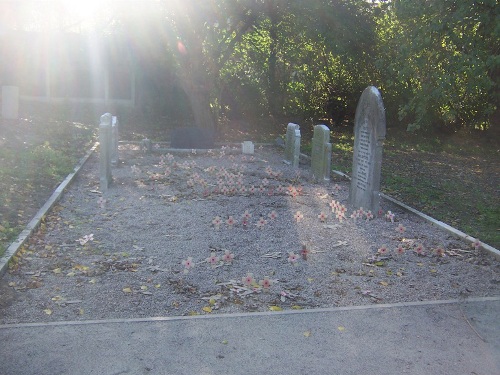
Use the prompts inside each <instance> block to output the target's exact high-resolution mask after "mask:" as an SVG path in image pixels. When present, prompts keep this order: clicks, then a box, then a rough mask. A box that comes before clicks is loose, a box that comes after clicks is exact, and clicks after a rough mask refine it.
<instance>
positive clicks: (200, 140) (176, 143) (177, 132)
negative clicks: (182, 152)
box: [170, 127, 215, 149]
mask: <svg viewBox="0 0 500 375" xmlns="http://www.w3.org/2000/svg"><path fill="white" fill-rule="evenodd" d="M214 142H215V134H214V132H213V131H212V130H209V129H203V128H198V127H185V128H176V129H174V130H173V131H172V138H171V142H170V147H172V148H179V149H210V148H214V146H215V144H214Z"/></svg>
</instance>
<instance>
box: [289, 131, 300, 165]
mask: <svg viewBox="0 0 500 375" xmlns="http://www.w3.org/2000/svg"><path fill="white" fill-rule="evenodd" d="M300 138H301V135H300V126H299V125H297V124H293V123H289V124H288V126H287V128H286V136H285V160H286V161H288V162H290V163H291V164H292V165H293V167H294V168H298V166H299V159H300Z"/></svg>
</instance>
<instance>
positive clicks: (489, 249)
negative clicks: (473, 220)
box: [333, 170, 500, 260]
mask: <svg viewBox="0 0 500 375" xmlns="http://www.w3.org/2000/svg"><path fill="white" fill-rule="evenodd" d="M333 173H335V174H337V175H339V176H342V177H345V178H347V179H349V180H350V179H351V178H350V177H349V176H348V175H346V174H345V173H342V172H340V171H335V170H334V171H333ZM380 197H382V198H384V199H385V200H388V201H389V202H392V203H394V204H395V205H397V206H399V207H401V208H402V209H404V210H406V211H409V212H411V213H413V214H415V215H417V216H418V217H420V218H422V219H424V220H425V221H427V222H428V223H430V224H432V225H435V226H437V227H438V228H440V229H442V230H444V231H445V232H448V233H450V234H452V235H454V236H456V237H459V238H461V239H463V240H465V241H467V242H469V243H470V244H472V243H474V242H475V241H476V238H474V237H472V236H469V235H468V234H467V233H464V232H462V231H459V230H458V229H456V228H453V227H452V226H451V225H448V224H446V223H443V222H442V221H439V220H436V219H434V218H433V217H431V216H429V215H426V214H424V213H423V212H420V211H418V210H416V209H414V208H413V207H410V206H408V205H407V204H404V203H403V202H400V201H398V200H397V199H394V198H393V197H391V196H389V195H387V194H384V193H380ZM481 248H482V249H483V250H484V251H486V252H487V253H489V254H490V255H492V256H494V257H495V258H496V259H497V260H500V251H499V250H498V249H495V248H494V247H493V246H490V245H488V244H487V243H484V242H481Z"/></svg>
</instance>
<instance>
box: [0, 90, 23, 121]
mask: <svg viewBox="0 0 500 375" xmlns="http://www.w3.org/2000/svg"><path fill="white" fill-rule="evenodd" d="M18 112H19V87H17V86H2V117H3V118H4V119H9V120H16V119H17V118H18Z"/></svg>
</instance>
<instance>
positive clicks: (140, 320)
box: [0, 296, 500, 330]
mask: <svg viewBox="0 0 500 375" xmlns="http://www.w3.org/2000/svg"><path fill="white" fill-rule="evenodd" d="M496 301H500V296H494V297H471V298H461V299H449V300H434V301H415V302H397V303H386V304H373V305H359V306H341V307H325V308H318V309H303V310H283V311H262V312H245V313H226V314H207V315H194V316H184V315H176V316H157V317H147V318H123V319H120V318H116V319H101V320H63V321H57V322H45V323H17V324H0V330H2V329H13V328H26V327H50V326H84V325H92V324H123V323H158V322H167V321H183V320H207V319H208V320H213V319H234V318H259V317H279V316H287V315H304V314H307V315H310V314H320V313H335V312H340V311H359V310H381V309H388V308H408V307H420V306H438V305H453V304H464V303H477V302H496Z"/></svg>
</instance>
